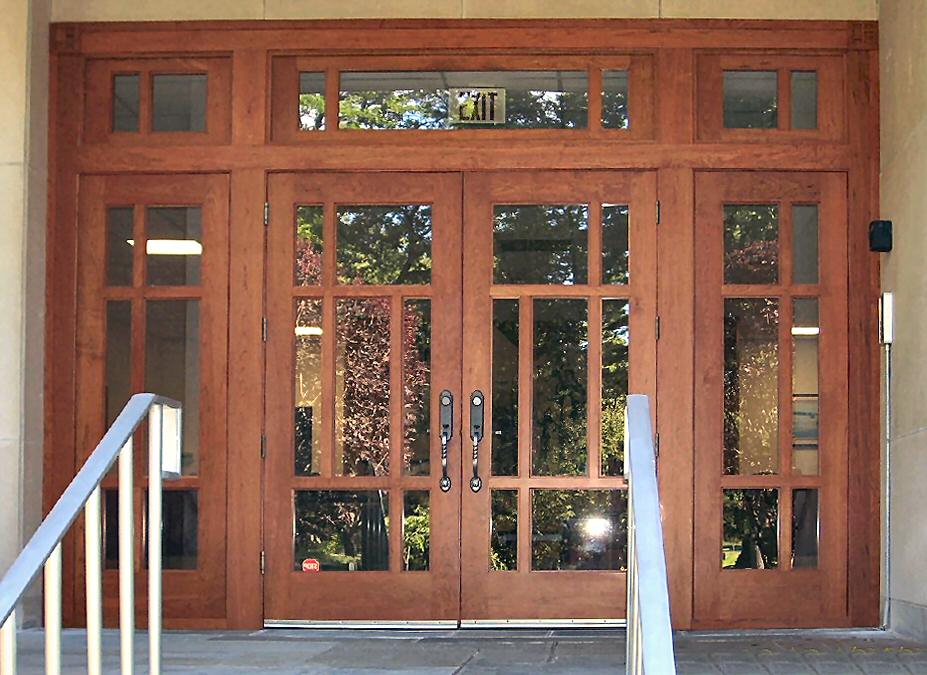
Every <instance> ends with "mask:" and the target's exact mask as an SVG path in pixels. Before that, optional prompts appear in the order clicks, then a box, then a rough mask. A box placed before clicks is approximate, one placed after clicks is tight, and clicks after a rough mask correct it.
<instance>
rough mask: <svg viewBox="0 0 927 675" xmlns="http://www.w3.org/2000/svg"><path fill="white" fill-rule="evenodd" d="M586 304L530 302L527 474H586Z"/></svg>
mask: <svg viewBox="0 0 927 675" xmlns="http://www.w3.org/2000/svg"><path fill="white" fill-rule="evenodd" d="M588 335H589V332H588V323H587V313H586V300H573V299H570V300H563V299H560V300H535V301H534V373H533V382H534V395H533V401H534V409H533V411H532V418H533V429H532V444H531V445H532V447H531V450H532V453H531V454H532V473H533V474H535V475H548V476H564V475H569V476H576V475H583V474H585V473H586V457H587V448H586V387H587V377H588V365H587V347H588V339H589V338H588Z"/></svg>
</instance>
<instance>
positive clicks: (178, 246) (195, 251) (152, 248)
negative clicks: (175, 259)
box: [126, 239, 203, 255]
mask: <svg viewBox="0 0 927 675" xmlns="http://www.w3.org/2000/svg"><path fill="white" fill-rule="evenodd" d="M126 243H127V244H128V245H129V246H135V240H134V239H126ZM145 252H146V253H147V254H148V255H203V245H202V244H201V243H200V242H198V241H196V240H195V239H149V240H148V241H147V242H145Z"/></svg>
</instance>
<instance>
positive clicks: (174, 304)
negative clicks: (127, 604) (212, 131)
mask: <svg viewBox="0 0 927 675" xmlns="http://www.w3.org/2000/svg"><path fill="white" fill-rule="evenodd" d="M228 190H229V186H228V179H227V177H225V176H210V175H177V174H175V175H147V176H87V177H85V178H83V179H82V180H81V204H80V215H79V230H80V235H81V236H80V240H79V255H80V262H81V264H80V266H79V275H80V276H79V279H78V307H79V311H78V320H77V326H78V345H79V349H78V358H77V382H78V392H77V393H78V395H77V420H78V429H77V431H78V435H77V439H78V445H77V447H78V449H79V450H78V453H79V456H78V460H79V461H78V464H82V463H83V462H84V461H85V460H86V458H87V456H89V454H90V452H91V450H92V449H93V448H94V447H95V446H96V443H97V442H98V441H99V439H100V438H101V437H102V435H103V433H104V431H105V430H106V428H107V427H108V426H109V425H110V424H112V422H113V421H114V419H115V416H116V415H117V414H118V413H119V411H120V410H121V409H122V407H123V406H124V405H125V404H126V401H127V400H128V398H129V396H131V395H132V394H134V393H137V392H142V391H153V392H155V393H158V394H162V395H165V396H169V397H171V398H174V399H176V400H178V401H180V402H181V403H183V405H184V436H183V441H184V448H183V450H184V453H183V458H182V459H183V462H182V477H181V478H180V479H179V480H177V481H171V482H167V483H165V485H164V490H165V492H164V529H163V542H162V545H163V551H164V559H163V565H164V615H165V621H166V623H167V625H169V626H170V625H173V626H178V627H179V626H186V625H191V624H192V623H194V622H197V621H199V622H203V621H205V622H206V623H207V624H209V625H221V624H220V623H219V622H220V621H221V620H223V619H224V618H225V616H226V606H225V605H226V574H225V570H226V565H225V560H226V536H225V531H226V518H225V516H226V507H227V505H226V451H225V439H226V382H227V378H226V360H227V344H228V328H227V315H228V237H227V232H228V226H227V224H228V197H229V193H228ZM142 426H143V427H144V425H142ZM135 443H136V445H135V447H136V448H139V449H140V450H139V451H137V452H136V454H135V476H136V478H135V485H136V494H135V513H136V523H135V532H136V533H137V535H136V558H135V559H136V567H137V569H136V572H137V574H136V577H137V578H136V596H137V603H136V604H137V611H138V619H139V620H144V616H145V614H144V612H145V606H146V605H145V603H146V602H147V601H146V599H145V595H146V590H145V589H146V584H145V579H146V578H147V571H146V569H145V566H146V564H147V563H146V557H145V556H146V553H145V551H146V550H147V536H148V533H147V523H146V521H145V518H144V514H145V508H146V506H145V504H146V503H147V502H146V499H147V489H146V474H145V471H146V468H147V444H146V431H145V430H144V429H142V430H140V431H139V432H138V433H137V434H136V439H135ZM116 488H117V484H116V480H115V470H114V471H113V472H111V475H110V476H109V477H107V479H106V480H105V482H104V483H103V504H104V518H103V532H104V540H105V541H104V561H105V567H106V571H105V573H104V579H103V582H104V594H103V597H104V611H105V613H106V619H107V622H108V623H112V622H115V620H116V610H117V608H118V592H117V585H118V579H117V572H116V569H117V567H118V537H117V534H118V532H117V527H116V523H117V521H118V500H117V490H116ZM77 555H78V557H80V556H82V555H83V553H82V549H79V550H78V553H77ZM78 587H79V588H81V589H82V588H83V587H82V586H81V585H79V586H78ZM80 592H82V591H80ZM197 625H203V624H202V623H198V624H197Z"/></svg>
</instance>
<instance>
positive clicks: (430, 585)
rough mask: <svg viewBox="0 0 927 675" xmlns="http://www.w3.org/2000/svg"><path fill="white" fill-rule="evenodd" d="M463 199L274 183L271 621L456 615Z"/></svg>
mask: <svg viewBox="0 0 927 675" xmlns="http://www.w3.org/2000/svg"><path fill="white" fill-rule="evenodd" d="M460 196H461V184H460V177H459V175H456V174H415V175H413V174H277V175H273V176H271V177H270V181H269V202H270V209H271V220H270V228H269V234H268V279H267V317H268V326H269V328H268V336H267V352H266V359H267V390H266V435H267V459H266V463H265V466H266V477H265V547H266V574H265V578H264V579H265V618H266V620H267V621H268V622H274V621H413V620H422V621H440V620H456V618H457V614H458V607H459V544H458V522H459V501H460V492H459V491H460V482H461V474H460V455H459V432H458V430H456V429H455V430H454V438H453V439H452V440H451V443H450V445H449V447H448V460H449V467H450V470H449V478H450V479H451V487H450V490H449V491H447V492H444V491H442V490H441V489H440V488H439V481H440V479H441V476H442V472H441V443H440V435H439V434H440V430H439V401H438V399H439V392H441V391H442V390H445V389H446V390H449V391H451V392H453V393H454V394H455V395H457V394H458V392H459V391H460V359H459V354H460V350H461V328H460V316H461V306H460V288H461V278H460V277H461V264H460V234H461V226H460ZM454 415H455V418H456V420H458V421H459V419H460V417H459V415H460V398H459V396H458V400H457V401H456V409H455V411H454Z"/></svg>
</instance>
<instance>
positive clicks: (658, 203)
mask: <svg viewBox="0 0 927 675" xmlns="http://www.w3.org/2000/svg"><path fill="white" fill-rule="evenodd" d="M659 224H660V200H659V199H658V200H657V225H659Z"/></svg>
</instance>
